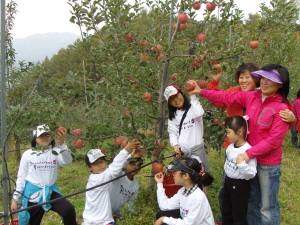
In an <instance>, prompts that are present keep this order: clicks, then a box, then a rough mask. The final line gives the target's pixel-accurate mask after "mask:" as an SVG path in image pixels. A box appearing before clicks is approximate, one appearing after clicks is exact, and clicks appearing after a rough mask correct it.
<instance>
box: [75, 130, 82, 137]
mask: <svg viewBox="0 0 300 225" xmlns="http://www.w3.org/2000/svg"><path fill="white" fill-rule="evenodd" d="M73 134H74V135H76V136H77V137H80V136H81V135H82V131H81V130H80V129H75V130H73Z"/></svg>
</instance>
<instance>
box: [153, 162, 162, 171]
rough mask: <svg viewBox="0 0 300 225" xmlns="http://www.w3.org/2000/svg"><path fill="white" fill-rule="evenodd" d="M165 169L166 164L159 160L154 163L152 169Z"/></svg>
mask: <svg viewBox="0 0 300 225" xmlns="http://www.w3.org/2000/svg"><path fill="white" fill-rule="evenodd" d="M163 169H164V165H163V164H161V163H159V162H155V163H153V164H152V171H153V172H154V173H160V172H161V171H163Z"/></svg>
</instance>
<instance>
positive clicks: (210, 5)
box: [206, 2, 216, 12]
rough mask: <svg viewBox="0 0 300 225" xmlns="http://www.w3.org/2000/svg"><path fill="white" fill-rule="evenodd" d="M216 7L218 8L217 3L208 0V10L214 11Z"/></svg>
mask: <svg viewBox="0 0 300 225" xmlns="http://www.w3.org/2000/svg"><path fill="white" fill-rule="evenodd" d="M215 8H216V4H215V3H213V2H208V3H206V9H207V10H208V11H210V12H211V11H214V10H215Z"/></svg>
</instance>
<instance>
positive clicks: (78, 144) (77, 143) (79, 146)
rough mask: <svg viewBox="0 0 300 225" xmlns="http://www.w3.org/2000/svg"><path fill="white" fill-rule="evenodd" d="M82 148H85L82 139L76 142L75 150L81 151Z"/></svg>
mask: <svg viewBox="0 0 300 225" xmlns="http://www.w3.org/2000/svg"><path fill="white" fill-rule="evenodd" d="M82 146H83V141H82V140H81V139H78V140H76V141H74V148H76V149H79V148H82Z"/></svg>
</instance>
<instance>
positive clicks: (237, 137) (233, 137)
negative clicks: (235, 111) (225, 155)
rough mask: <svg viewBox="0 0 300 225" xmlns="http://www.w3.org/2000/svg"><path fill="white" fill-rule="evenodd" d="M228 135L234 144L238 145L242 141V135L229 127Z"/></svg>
mask: <svg viewBox="0 0 300 225" xmlns="http://www.w3.org/2000/svg"><path fill="white" fill-rule="evenodd" d="M226 135H227V137H228V139H229V141H230V142H232V143H237V142H238V141H239V140H240V139H241V136H240V135H238V134H236V133H234V131H233V130H232V129H230V128H228V127H227V128H226Z"/></svg>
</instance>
